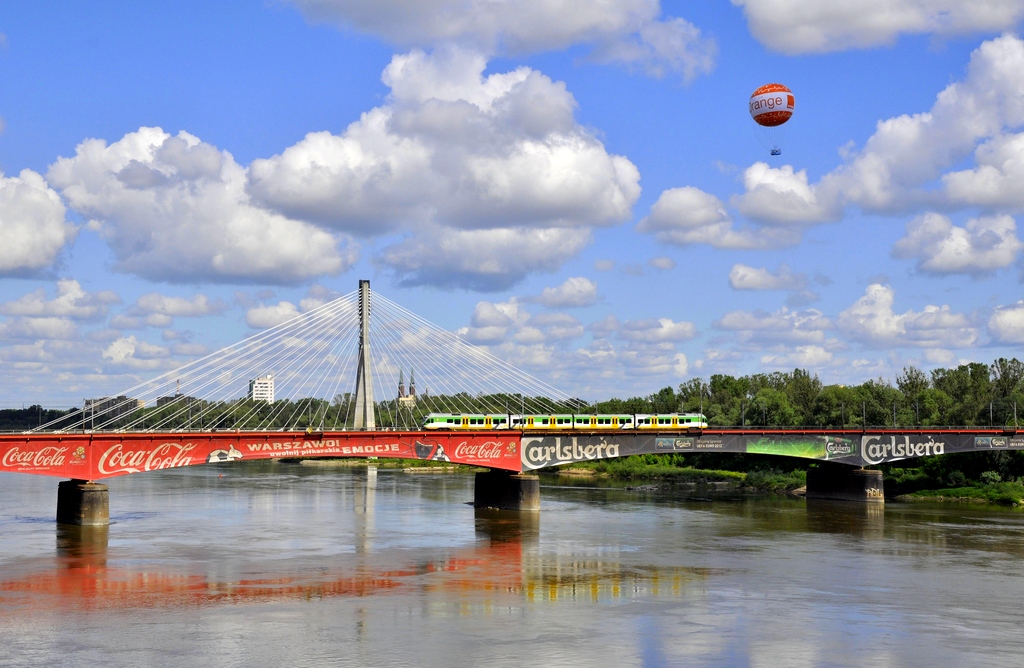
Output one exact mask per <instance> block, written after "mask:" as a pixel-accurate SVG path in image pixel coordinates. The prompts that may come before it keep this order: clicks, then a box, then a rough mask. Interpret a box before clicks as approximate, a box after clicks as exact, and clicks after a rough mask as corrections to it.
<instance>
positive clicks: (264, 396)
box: [249, 373, 274, 404]
mask: <svg viewBox="0 0 1024 668" xmlns="http://www.w3.org/2000/svg"><path fill="white" fill-rule="evenodd" d="M249 398H250V399H252V400H253V401H265V402H267V403H268V404H272V403H274V374H272V373H268V374H267V375H266V376H259V377H257V378H253V379H252V380H250V381H249Z"/></svg>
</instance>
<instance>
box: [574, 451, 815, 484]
mask: <svg viewBox="0 0 1024 668" xmlns="http://www.w3.org/2000/svg"><path fill="white" fill-rule="evenodd" d="M559 468H560V469H562V470H566V469H570V470H576V471H579V470H586V471H593V472H594V473H595V474H597V475H601V476H606V477H608V478H613V479H617V480H664V481H671V482H676V483H698V484H707V483H712V482H726V483H732V484H734V485H736V486H737V487H741V488H744V489H750V490H755V491H758V492H787V491H790V490H793V489H796V488H798V487H803V486H804V484H806V479H807V474H806V472H804V471H791V472H783V471H779V470H776V469H770V470H766V471H751V472H750V473H742V472H739V471H724V470H720V469H698V468H693V467H692V466H686V465H685V464H684V463H683V461H682V459H681V458H674V457H673V456H671V455H635V456H632V457H623V458H622V459H605V460H600V461H594V462H579V463H575V464H568V465H565V466H561V467H559Z"/></svg>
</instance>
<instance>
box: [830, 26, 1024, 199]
mask: <svg viewBox="0 0 1024 668" xmlns="http://www.w3.org/2000/svg"><path fill="white" fill-rule="evenodd" d="M1022 85H1024V42H1022V41H1021V40H1020V39H1018V38H1017V37H1015V36H1013V35H1005V36H1003V37H999V38H997V39H993V40H990V41H987V42H984V43H982V44H981V46H979V47H978V48H977V49H976V50H975V51H974V52H973V53H972V54H971V60H970V63H969V65H968V67H967V76H966V77H965V78H963V79H962V80H960V81H957V82H954V83H951V84H950V85H948V86H947V87H946V88H945V89H944V90H943V91H942V92H941V93H939V94H938V96H937V97H936V99H935V104H934V105H932V108H931V109H930V110H929V111H928V112H925V113H919V114H914V115H907V114H904V115H902V116H897V117H895V118H890V119H888V120H884V121H880V122H879V123H878V126H877V128H876V130H875V133H874V134H873V135H872V136H871V137H870V138H869V139H868V141H867V143H866V144H865V146H864V148H863V149H862V150H860V151H858V152H855V153H853V154H852V155H851V160H850V161H849V162H848V164H846V165H843V166H842V167H840V168H838V169H836V170H835V171H833V172H832V173H831V174H828V175H826V176H825V177H824V178H823V179H822V181H821V183H820V184H819V185H818V186H816V188H815V190H816V192H817V195H818V197H819V198H824V200H826V201H828V200H829V199H830V198H835V199H836V200H837V201H838V202H841V203H854V204H858V205H860V206H861V207H863V208H865V209H867V210H872V211H881V212H899V211H901V210H904V209H906V208H908V207H912V206H915V205H918V204H919V203H921V202H926V201H928V200H929V198H934V197H935V194H932V193H927V192H921V191H919V190H918V189H917V188H918V186H920V185H921V184H924V183H927V182H929V181H931V180H933V179H936V178H938V177H939V176H940V175H941V172H942V170H943V169H947V168H949V167H950V166H952V165H953V164H955V163H956V162H957V161H959V160H961V159H963V158H964V157H966V156H968V155H969V154H970V153H971V151H973V150H974V148H975V145H976V144H977V143H978V142H979V141H980V140H984V139H986V138H990V137H994V136H996V135H998V134H1000V132H1001V131H1002V130H1003V129H1004V128H1006V127H1016V126H1019V125H1021V124H1024V97H1022V96H1021V94H1020V91H1021V86H1022ZM822 193H825V194H824V195H823V194H822ZM957 196H958V197H959V198H961V199H969V197H968V195H967V194H966V193H965V192H964V191H963V188H961V189H960V190H958V191H957Z"/></svg>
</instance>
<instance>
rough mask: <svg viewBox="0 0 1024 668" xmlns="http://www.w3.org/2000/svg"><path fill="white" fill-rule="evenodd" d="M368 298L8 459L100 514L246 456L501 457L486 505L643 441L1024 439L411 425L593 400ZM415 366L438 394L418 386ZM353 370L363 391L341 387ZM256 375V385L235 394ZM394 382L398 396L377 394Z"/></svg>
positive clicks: (906, 449) (534, 502)
mask: <svg viewBox="0 0 1024 668" xmlns="http://www.w3.org/2000/svg"><path fill="white" fill-rule="evenodd" d="M370 301H371V294H370V289H369V282H368V281H361V282H360V287H359V291H358V292H357V293H353V294H351V295H346V296H343V297H339V298H338V299H336V300H334V301H331V302H329V303H327V304H324V305H322V306H320V307H318V308H315V309H312V310H310V311H309V312H307V313H306V314H303V315H302V316H299V317H297V318H295V319H293V320H291V321H288V322H286V323H283V324H281V325H279V326H277V327H274V328H271V329H269V330H266V331H265V332H263V333H261V334H258V335H256V336H253V337H251V338H249V339H247V340H245V341H243V342H240V343H238V344H235V345H234V346H229V347H228V348H225V349H223V350H221V351H218V352H216V353H213V354H211V355H208V356H206V357H204V358H202V359H199V360H196V361H194V362H191V363H189V364H186V365H184V366H182V367H180V368H178V369H175V370H174V371H171V372H169V373H166V374H164V375H163V376H159V377H158V378H156V379H153V380H150V381H146V382H144V383H141V384H140V385H137V386H136V387H134V388H130V389H129V390H126V391H125V392H124V393H123V394H121V395H119V396H118V397H117V398H114V399H110V398H104V399H102V400H91V401H88V402H86V406H85V408H83V409H82V410H81V411H78V412H77V413H75V414H72V415H70V416H65V417H63V418H61V419H60V420H57V421H54V422H51V423H50V424H48V425H43V426H42V427H41V428H38V429H36V430H33V431H31V432H25V433H21V434H9V435H0V471H9V472H19V473H32V474H41V475H51V476H58V477H64V478H69V479H71V482H68V483H62V484H61V491H60V492H59V494H58V499H59V501H58V516H59V519H62V520H64V521H68V522H73V523H79V522H85V523H89V522H91V521H96V522H100V523H105V522H106V518H107V511H106V488H105V486H102V485H96V484H86V483H85V481H92V480H100V479H104V478H109V477H113V476H119V475H127V474H133V473H141V472H145V471H153V470H159V469H164V468H173V467H178V466H189V465H196V464H206V463H216V462H230V461H239V460H242V461H249V460H256V459H271V458H294V457H303V458H305V457H384V458H403V459H420V460H435V461H446V462H452V463H458V464H468V465H473V466H480V467H484V468H487V469H491V470H492V471H501V472H505V473H504V474H496V473H492V474H481V476H480V477H478V485H477V487H478V490H477V498H476V501H477V504H478V505H493V506H498V507H513V508H519V509H522V508H528V509H536V508H538V507H539V487H538V485H539V483H538V482H537V479H536V477H534V476H524V475H523V473H528V472H532V471H536V470H538V469H543V468H546V467H550V466H555V465H562V464H571V463H575V462H582V461H592V460H597V459H609V458H615V457H624V456H629V455H635V454H663V453H697V452H723V453H754V454H769V455H780V456H790V457H802V458H808V459H812V460H817V461H821V462H829V463H838V464H847V465H852V466H858V467H863V466H865V465H875V464H880V463H884V462H889V461H895V460H900V459H906V458H910V457H919V456H930V455H942V454H947V453H952V452H965V451H978V450H991V449H1024V436H1018V435H1017V433H1016V431H1015V430H1004V429H977V428H971V429H967V428H964V429H956V428H944V429H939V428H905V429H897V428H888V429H872V428H868V429H860V430H852V429H848V428H846V429H834V428H833V429H829V428H824V429H763V428H762V429H737V428H730V429H704V430H699V429H697V430H694V429H688V430H683V431H679V432H672V431H656V432H651V431H638V430H592V431H588V430H581V429H573V430H571V431H555V430H542V431H534V430H530V431H519V430H515V429H504V430H480V431H462V430H460V431H457V432H445V431H429V432H427V431H414V430H411V429H415V428H416V426H417V425H418V422H419V420H418V416H422V415H423V414H424V413H425V412H429V411H440V412H452V413H501V414H507V413H511V412H518V413H523V414H525V413H538V414H553V413H566V412H570V413H582V412H587V411H586V410H584V409H583V408H582V404H581V402H579V401H578V400H575V399H573V398H572V397H570V396H568V395H566V394H565V393H563V392H560V391H558V390H557V389H555V388H553V387H551V386H549V385H547V384H546V383H544V382H542V381H540V380H538V379H536V378H534V377H532V376H530V375H528V374H526V373H524V372H522V371H520V370H518V369H516V368H514V367H512V366H510V365H509V364H507V363H505V362H503V361H502V360H500V359H498V358H495V357H494V356H492V355H490V354H489V353H486V352H485V351H482V350H481V349H479V348H476V347H474V346H471V345H469V344H467V343H466V342H464V341H463V340H462V339H460V338H459V337H457V336H455V335H452V334H450V333H448V332H445V331H444V330H442V329H440V328H438V327H436V326H434V325H432V324H430V323H428V322H427V321H425V320H422V319H421V318H419V317H418V316H416V315H415V314H413V313H411V312H409V311H407V310H405V309H403V308H401V307H399V306H398V305H396V304H393V303H392V302H390V301H388V300H386V299H382V298H377V301H376V303H377V305H378V306H377V308H375V309H374V311H373V312H374V314H375V317H376V320H372V319H371V308H370V305H371V304H370ZM371 323H376V326H375V327H371ZM405 368H408V369H409V372H410V388H409V392H408V393H407V392H406V390H405V385H404V369H405ZM414 369H415V372H417V373H419V376H420V379H421V382H423V381H424V380H426V383H425V386H426V387H430V388H433V389H434V394H431V393H430V391H429V390H425V391H424V392H423V393H422V394H420V395H419V396H417V395H416V391H415V381H414V376H413V373H414ZM375 370H376V371H375ZM353 375H354V376H355V391H354V392H352V393H345V394H337V390H338V388H339V387H342V386H343V385H344V386H348V383H347V382H346V380H345V379H346V378H348V379H351V378H352V376H353ZM253 378H256V379H257V380H259V381H260V382H269V381H265V380H264V379H269V378H273V379H274V380H275V381H276V382H278V383H280V385H279V386H278V387H279V389H280V390H281V392H279V394H278V396H279V397H281V396H283V397H284V400H283V401H278V402H276V403H275V402H273V399H272V395H273V392H274V389H273V385H270V388H269V391H270V396H271V401H265V400H259V399H256V398H255V397H257V396H264V395H257V394H254V392H253V383H254V382H256V381H253ZM247 385H248V391H249V397H250V399H249V400H240V399H238V398H237V397H238V396H239V395H240V394H244V393H245V390H246V386H247ZM395 387H397V388H398V391H397V395H398V396H397V398H396V399H394V400H384V401H380V400H375V397H383V396H388V395H389V394H390V390H391V388H395ZM266 389H267V388H263V391H264V392H265V391H266ZM172 390H173V393H171V392H172ZM317 397H319V398H317ZM145 406H149V408H146V407H145ZM828 469H829V467H825V468H823V469H822V471H825V470H828ZM838 471H839V469H838V468H836V467H832V469H831V472H829V473H828V474H827V475H825V474H824V473H816V474H814V475H812V476H810V478H809V483H808V487H809V493H811V494H815V493H821V494H824V495H839V496H841V497H844V498H858V499H862V500H864V499H867V500H880V499H881V480H880V476H879V475H878V474H877V472H860V473H856V474H846V473H839V472H838ZM509 474H515V475H509ZM62 509H63V510H62ZM90 517H91V518H92V519H89V518H90Z"/></svg>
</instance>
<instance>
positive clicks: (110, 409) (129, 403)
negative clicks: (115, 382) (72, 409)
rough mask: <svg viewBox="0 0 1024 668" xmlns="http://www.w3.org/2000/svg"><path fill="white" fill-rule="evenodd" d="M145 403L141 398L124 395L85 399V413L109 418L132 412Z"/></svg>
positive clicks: (105, 418)
mask: <svg viewBox="0 0 1024 668" xmlns="http://www.w3.org/2000/svg"><path fill="white" fill-rule="evenodd" d="M145 405H146V402H145V401H143V400H142V399H131V398H129V397H126V396H124V395H119V396H116V397H100V398H99V399H86V400H85V414H86V415H87V416H93V417H97V418H102V419H104V420H111V419H116V418H119V417H121V416H122V415H128V414H130V413H134V412H135V411H137V410H138V409H140V408H143V407H145Z"/></svg>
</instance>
